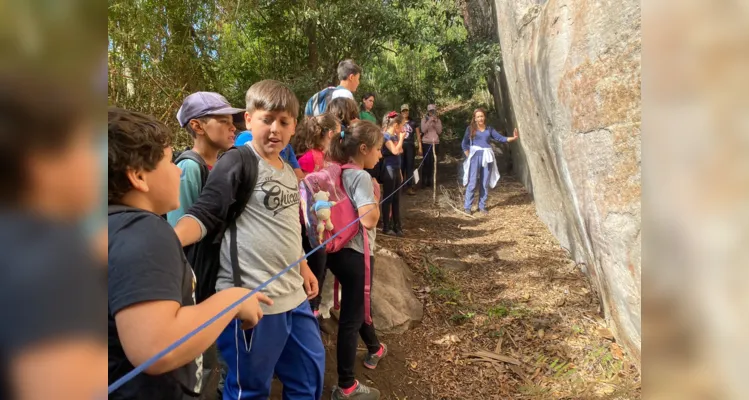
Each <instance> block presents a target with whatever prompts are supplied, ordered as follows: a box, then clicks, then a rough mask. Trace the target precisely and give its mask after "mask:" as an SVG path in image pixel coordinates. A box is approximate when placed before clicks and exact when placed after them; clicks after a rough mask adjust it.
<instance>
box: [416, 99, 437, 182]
mask: <svg viewBox="0 0 749 400" xmlns="http://www.w3.org/2000/svg"><path fill="white" fill-rule="evenodd" d="M441 134H442V121H441V120H440V117H439V115H437V106H435V105H434V104H430V105H428V106H427V115H425V116H424V118H422V119H421V141H422V143H423V147H424V148H425V149H426V150H427V154H424V161H423V164H422V165H424V167H422V169H421V172H422V175H421V182H422V185H423V187H424V188H431V187H432V185H433V184H434V182H433V180H434V157H435V156H436V157H439V148H440V146H439V145H440V135H441ZM430 147H431V148H432V149H431V151H429V149H430Z"/></svg>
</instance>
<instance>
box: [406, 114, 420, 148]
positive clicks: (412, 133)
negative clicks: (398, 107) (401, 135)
mask: <svg viewBox="0 0 749 400" xmlns="http://www.w3.org/2000/svg"><path fill="white" fill-rule="evenodd" d="M418 127H419V124H418V123H416V121H414V120H412V119H410V118H409V120H408V122H406V125H405V126H403V129H405V130H406V132H408V135H406V138H405V139H403V143H408V144H415V143H416V128H418Z"/></svg>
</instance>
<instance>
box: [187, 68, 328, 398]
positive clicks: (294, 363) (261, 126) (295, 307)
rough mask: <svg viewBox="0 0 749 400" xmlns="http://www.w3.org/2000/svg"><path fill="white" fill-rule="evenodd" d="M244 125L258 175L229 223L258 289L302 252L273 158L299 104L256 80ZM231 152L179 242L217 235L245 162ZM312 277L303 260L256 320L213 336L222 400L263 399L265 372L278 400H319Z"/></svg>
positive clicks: (225, 264) (288, 179) (229, 283)
mask: <svg viewBox="0 0 749 400" xmlns="http://www.w3.org/2000/svg"><path fill="white" fill-rule="evenodd" d="M246 100H247V112H246V113H245V122H246V124H247V126H248V127H249V128H250V130H251V131H252V136H253V139H252V141H251V142H249V143H247V144H246V146H250V147H251V149H252V151H253V152H254V154H255V155H256V156H257V159H258V161H257V166H256V168H257V182H256V184H255V187H254V188H253V190H252V193H251V195H250V197H249V201H248V203H247V206H246V207H245V208H244V209H243V210H242V211H241V213H240V214H239V216H238V217H237V220H236V227H237V240H236V243H237V259H238V266H239V275H240V276H239V278H240V279H239V281H240V283H241V285H242V286H243V287H247V288H256V287H258V286H259V285H261V284H262V283H263V282H266V281H267V280H268V279H270V278H271V277H272V276H274V275H276V274H278V273H279V272H281V271H282V270H283V269H284V268H286V267H287V266H288V265H291V264H293V263H294V262H296V261H297V260H298V259H299V258H301V257H302V256H303V251H302V242H301V224H300V221H299V191H298V186H297V179H296V176H295V174H294V171H293V170H292V169H291V167H290V166H289V165H288V164H286V163H284V162H283V160H282V159H281V158H280V152H281V150H282V149H283V148H284V147H285V146H286V145H287V144H288V143H289V140H290V139H291V135H292V134H293V132H294V129H295V127H296V116H297V115H298V112H299V103H298V101H297V99H296V96H295V95H294V93H293V92H291V90H289V89H288V88H287V87H286V86H284V85H283V84H281V83H280V82H276V81H271V80H266V81H261V82H258V83H256V84H254V85H252V87H250V89H249V90H248V91H247V96H246ZM238 154H239V152H237V151H233V150H229V151H228V152H227V153H226V154H225V155H224V156H222V158H221V159H219V161H218V162H217V163H216V165H215V167H214V169H213V170H212V171H211V174H210V176H209V179H208V182H206V185H205V188H204V189H203V191H202V192H201V194H200V198H198V201H197V202H196V203H195V205H194V206H193V207H192V208H190V210H188V212H187V214H186V215H185V217H183V218H182V219H181V220H180V221H179V223H178V224H177V226H176V227H175V231H176V232H177V235H178V236H179V237H180V240H181V241H182V243H183V245H184V244H189V243H191V242H194V241H196V240H197V239H199V238H200V237H203V236H205V235H206V233H207V232H215V230H216V228H217V227H218V226H220V225H221V223H222V222H223V221H224V219H225V218H226V216H227V213H228V210H229V208H230V206H231V205H232V204H233V203H234V201H235V199H236V198H237V197H238V196H237V190H238V188H240V187H242V185H241V182H238V177H241V176H242V173H241V172H242V170H243V164H242V162H243V160H242V158H241V157H239V156H238ZM229 235H230V234H229V233H228V232H227V233H226V234H225V235H224V240H222V242H221V256H220V260H221V268H220V270H219V273H218V279H217V283H216V289H217V290H219V291H220V290H225V289H227V288H231V287H233V286H234V285H235V284H234V274H233V272H232V266H231V249H230V240H229V238H230V236H229ZM317 292H318V288H317V279H316V278H315V275H314V274H313V273H312V271H310V269H309V266H307V262H306V261H302V262H301V263H300V264H299V266H298V267H294V268H292V269H291V270H289V271H288V272H287V273H285V274H283V275H281V276H280V277H279V278H278V279H277V280H275V281H274V282H272V283H270V284H269V285H268V286H267V287H265V288H264V289H263V290H262V293H265V294H266V295H268V297H270V298H271V299H272V300H273V305H272V306H267V307H264V309H263V311H264V313H265V315H264V317H263V319H262V320H261V322H260V323H258V325H257V326H255V327H254V328H253V329H249V330H243V329H242V326H241V323H240V322H239V321H234V322H233V323H232V324H230V325H229V326H228V327H227V328H226V329H225V330H224V331H223V332H222V333H221V336H219V338H218V340H217V345H218V349H219V351H220V352H221V356H222V357H223V359H224V360H226V363H227V367H228V371H227V374H226V382H225V385H224V392H223V395H224V398H253V399H254V398H268V397H269V396H270V384H271V381H272V380H273V375H274V374H276V375H278V377H279V379H280V380H281V382H282V383H283V387H284V398H290V399H297V398H299V399H302V398H303V399H311V398H314V399H319V398H320V397H321V396H322V388H323V374H324V371H325V349H324V347H323V345H322V339H321V337H320V330H319V327H318V324H317V319H316V318H315V317H314V315H313V314H312V310H311V308H310V305H309V302H308V301H307V299H308V298H314V297H315V296H317Z"/></svg>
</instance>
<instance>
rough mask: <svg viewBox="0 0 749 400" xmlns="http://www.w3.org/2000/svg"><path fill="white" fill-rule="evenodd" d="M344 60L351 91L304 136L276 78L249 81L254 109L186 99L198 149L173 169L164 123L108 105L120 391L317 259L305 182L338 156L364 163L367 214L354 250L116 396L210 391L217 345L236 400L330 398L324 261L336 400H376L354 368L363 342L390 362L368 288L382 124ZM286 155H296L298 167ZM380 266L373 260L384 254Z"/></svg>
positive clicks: (289, 95)
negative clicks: (331, 307) (369, 319)
mask: <svg viewBox="0 0 749 400" xmlns="http://www.w3.org/2000/svg"><path fill="white" fill-rule="evenodd" d="M348 61H350V60H347V61H346V62H342V63H341V65H339V78H340V79H341V81H342V82H354V83H355V85H353V87H351V86H349V87H348V88H346V87H339V88H337V89H336V91H335V93H334V98H333V99H332V101H330V103H329V104H328V105H327V107H326V108H327V110H326V111H325V112H324V113H322V114H319V115H317V116H311V117H307V118H305V120H304V121H303V122H301V123H299V126H297V116H298V113H299V103H298V100H297V99H296V96H295V95H294V93H293V92H292V91H291V90H290V89H289V88H288V87H287V86H285V85H283V84H282V83H280V82H277V81H273V80H264V81H261V82H258V83H256V84H254V85H252V86H251V87H250V88H249V90H248V91H247V94H246V98H245V101H246V108H245V109H239V108H234V107H232V106H231V105H230V104H229V103H228V102H227V101H226V99H225V98H224V97H223V96H221V95H219V94H216V93H210V92H198V93H194V94H192V95H190V96H188V97H187V98H186V99H185V101H184V102H183V105H182V107H181V108H180V110H179V112H178V113H177V119H178V121H179V123H180V125H181V126H182V127H183V128H184V129H185V130H186V131H187V132H188V133H189V134H190V135H191V136H192V138H193V139H194V143H195V145H194V147H193V149H192V150H190V151H189V152H185V153H183V154H180V156H179V159H178V162H177V164H176V165H175V164H174V162H173V155H172V136H173V135H172V133H171V132H170V130H169V129H168V128H167V127H166V126H165V125H164V124H163V123H162V122H160V121H158V120H157V119H156V118H154V117H152V116H149V115H145V114H142V113H139V112H135V111H129V110H123V109H119V108H110V110H109V112H108V141H109V144H108V146H109V171H108V178H109V182H108V203H109V212H108V214H109V273H108V282H109V316H108V319H109V381H110V384H111V383H112V382H114V381H116V380H117V379H119V378H121V377H122V376H124V375H125V374H127V373H128V372H129V371H131V370H133V369H134V366H137V365H140V364H142V363H143V362H145V361H146V360H148V359H150V358H151V357H153V356H154V355H155V354H157V353H158V352H159V351H161V350H163V349H164V348H166V347H167V346H168V345H169V344H171V343H173V342H175V341H176V340H178V339H179V338H181V337H183V336H184V335H186V334H187V333H188V332H190V331H192V330H194V329H195V328H196V327H198V326H199V325H200V324H202V323H203V322H205V321H207V320H208V319H210V318H211V317H213V316H215V315H216V314H218V313H219V312H220V311H221V310H223V309H225V308H227V307H229V306H230V305H231V304H233V303H235V302H237V301H238V300H239V299H241V298H243V297H246V296H247V295H248V294H249V293H250V289H253V288H257V287H259V286H260V285H261V284H262V283H264V282H265V281H267V280H268V279H270V278H271V277H273V276H274V275H276V274H278V273H279V272H280V271H281V270H283V269H284V268H285V267H286V266H288V265H291V264H293V263H295V262H296V261H297V260H299V259H300V258H302V257H303V256H304V254H305V253H307V252H309V251H310V250H312V248H311V247H312V246H311V245H310V243H309V240H308V239H307V235H306V234H304V229H305V227H304V224H303V223H302V222H301V221H300V195H299V190H298V187H299V186H298V182H299V180H300V178H302V177H304V175H305V174H308V173H312V172H315V171H318V170H320V169H321V168H323V167H324V166H325V165H326V163H328V162H335V163H340V164H352V165H355V166H357V168H351V169H345V170H344V171H343V173H342V176H341V180H342V184H343V187H344V188H345V190H346V192H347V193H348V195H349V197H350V200H351V202H352V204H353V205H354V207H355V210H356V211H357V212H358V214H359V216H361V220H360V224H361V228H360V230H359V231H358V233H357V234H356V236H354V238H353V239H352V240H350V241H349V242H348V243H347V244H346V245H345V248H344V249H343V250H340V251H338V252H335V253H330V254H326V253H325V252H324V251H323V250H318V251H317V252H316V253H314V254H312V255H310V256H309V257H308V258H307V260H305V261H301V263H300V264H299V266H298V267H294V268H292V269H290V270H289V271H288V272H287V273H285V274H283V275H281V276H280V277H278V278H277V279H276V280H275V281H274V282H272V283H271V284H269V285H268V286H267V287H265V288H263V289H262V290H261V291H259V292H258V293H257V294H255V295H253V296H251V297H249V298H247V299H246V300H244V301H243V302H241V303H240V304H239V305H238V306H236V307H235V308H233V309H232V310H231V312H229V313H227V314H225V315H223V316H222V317H220V318H218V319H217V320H216V321H215V322H214V323H212V324H210V325H208V326H207V327H206V328H205V329H203V330H201V331H199V332H198V333H197V334H195V335H194V336H192V337H191V338H190V339H189V340H187V341H186V342H185V343H184V344H182V345H180V346H179V347H177V348H176V349H175V350H174V351H172V352H171V353H169V354H167V355H166V356H165V357H162V358H160V359H159V360H158V361H156V363H154V364H153V365H152V366H151V367H150V368H148V369H146V371H145V374H140V375H137V376H135V377H134V378H133V379H132V380H130V381H128V382H127V383H125V384H124V385H123V386H121V387H120V388H119V389H118V390H117V391H115V392H113V393H112V394H110V399H134V398H138V399H143V398H154V399H156V398H158V399H172V398H173V399H183V398H193V397H196V396H198V395H199V393H200V392H201V391H202V389H203V388H202V386H203V381H204V376H203V371H204V369H203V365H202V364H203V354H204V353H207V351H209V348H210V347H211V346H212V345H213V344H214V343H215V344H216V347H217V348H218V351H219V354H220V356H221V359H222V360H223V363H224V364H225V368H226V378H225V384H224V388H223V397H224V398H225V399H261V398H262V399H266V398H268V396H269V394H270V387H271V382H272V379H273V377H274V376H277V377H278V378H279V379H280V380H281V382H282V383H283V390H284V398H287V399H320V398H321V397H322V389H323V376H324V370H325V368H324V366H325V349H324V348H323V343H322V339H321V336H320V331H319V324H318V321H317V318H316V316H317V314H318V312H317V307H318V306H319V301H320V298H319V295H318V294H319V287H320V286H321V283H322V279H323V277H324V274H325V269H326V267H327V268H329V269H330V270H331V272H332V273H333V274H334V275H335V276H336V278H337V279H338V280H339V282H340V283H341V285H342V293H341V310H340V317H339V329H338V343H337V361H338V363H337V364H338V385H337V386H336V387H335V388H334V390H333V393H332V398H333V399H377V398H379V392H378V391H377V390H376V389H374V388H369V387H367V386H365V385H363V384H361V383H359V382H358V381H357V380H356V379H355V374H354V365H355V363H356V349H357V341H358V337H361V338H362V339H363V340H364V343H365V344H366V345H367V349H368V352H367V354H366V356H365V357H364V360H363V363H364V366H365V367H367V368H371V369H373V368H376V367H377V365H378V362H379V361H380V359H382V357H384V356H385V355H386V354H387V347H386V346H385V344H384V343H380V342H379V340H378V338H377V335H376V334H375V329H374V326H373V325H372V324H371V323H369V324H367V323H366V322H365V308H364V307H365V303H366V304H369V302H365V299H364V296H365V291H364V290H363V288H364V286H365V284H368V285H371V274H370V275H369V278H370V282H366V283H365V274H364V264H365V260H364V257H365V256H364V254H365V251H364V243H365V240H364V237H363V235H367V239H368V240H367V241H366V242H368V244H369V247H370V249H369V250H370V251H369V252H366V253H371V252H372V251H373V250H374V244H375V236H376V231H375V229H376V225H377V222H378V220H379V217H380V212H379V211H380V210H379V207H378V203H379V200H380V198H379V190H378V185H379V184H378V183H377V181H376V180H375V179H373V178H371V177H370V175H369V174H368V173H367V172H366V171H365V170H366V169H372V168H373V167H374V166H375V165H376V164H377V163H378V161H379V160H380V158H381V157H382V153H381V149H382V145H383V140H384V138H383V135H382V132H381V130H380V128H379V127H378V126H376V125H375V124H373V123H371V122H369V121H361V120H358V110H357V107H356V103H355V102H354V101H353V100H352V98H353V95H351V92H350V90H351V89H353V90H355V88H356V85H358V80H359V77H360V74H361V69H360V68H359V67H358V66H356V65H355V64H353V62H348ZM345 92H348V94H349V95H351V96H349V95H347V94H346V93H345ZM351 103H353V106H354V107H353V110H352V109H351ZM240 113H244V122H245V125H246V128H247V129H248V132H244V133H246V134H249V135H251V136H250V140H249V141H247V142H246V143H244V144H240V143H237V140H238V139H239V136H241V134H240V135H237V134H236V133H237V132H236V128H235V121H234V120H233V117H234V116H235V115H238V114H240ZM394 123H395V122H394ZM391 131H393V130H392V129H391ZM245 137H246V136H245ZM292 137H293V140H292ZM290 144H291V146H289V145H290ZM220 152H223V154H222V155H221V157H219V153H220ZM284 152H286V155H284V154H283V153H284ZM288 154H295V155H298V156H299V157H298V160H294V161H297V164H296V165H297V166H298V171H295V168H294V166H292V165H290V163H289V162H287V160H288V159H287V158H285V156H286V157H288ZM294 158H296V157H294ZM164 215H166V221H165V220H164V218H163V217H162V216H164ZM170 224H171V226H170ZM210 246H214V247H215V248H216V258H217V260H218V261H217V263H218V265H217V267H216V270H215V271H214V272H212V271H211V270H210V268H208V269H206V268H207V267H201V265H200V264H201V263H202V262H203V261H204V260H205V254H203V258H201V256H200V254H198V253H201V252H204V253H205V252H207V251H208V250H206V249H210ZM183 247H184V249H183ZM189 249H192V250H194V251H190V250H189ZM369 261H370V262H369V264H370V265H373V264H374V257H371V259H370V260H369ZM191 262H193V263H195V264H196V265H191ZM191 267H192V268H191ZM193 269H194V271H193ZM196 275H197V276H196ZM210 275H212V276H210ZM211 278H212V279H211ZM206 282H207V283H206Z"/></svg>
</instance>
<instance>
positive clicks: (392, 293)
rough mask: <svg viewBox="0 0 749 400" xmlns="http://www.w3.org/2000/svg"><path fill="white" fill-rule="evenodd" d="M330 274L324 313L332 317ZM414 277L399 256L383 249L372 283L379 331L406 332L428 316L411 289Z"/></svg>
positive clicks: (375, 315) (323, 290) (373, 310)
mask: <svg viewBox="0 0 749 400" xmlns="http://www.w3.org/2000/svg"><path fill="white" fill-rule="evenodd" d="M334 278H335V277H334V276H333V274H332V273H330V271H328V275H327V277H326V279H325V283H324V285H323V289H322V293H323V302H322V304H321V305H320V312H321V313H322V315H323V318H330V314H331V313H330V309H331V307H333V280H334ZM412 285H413V274H412V273H411V270H410V269H409V268H408V265H406V263H405V262H404V261H403V260H402V259H401V258H400V257H399V256H398V255H397V254H395V253H393V252H391V251H389V250H386V249H379V250H378V251H377V253H376V254H375V265H374V281H373V283H372V320H373V321H374V324H375V328H377V331H378V332H382V333H403V332H405V331H407V330H408V329H409V328H410V327H411V326H413V324H415V323H417V322H419V321H421V319H422V317H423V316H424V305H423V304H422V303H421V301H419V299H417V298H416V295H414V293H413V290H412V289H411V286H412Z"/></svg>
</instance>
